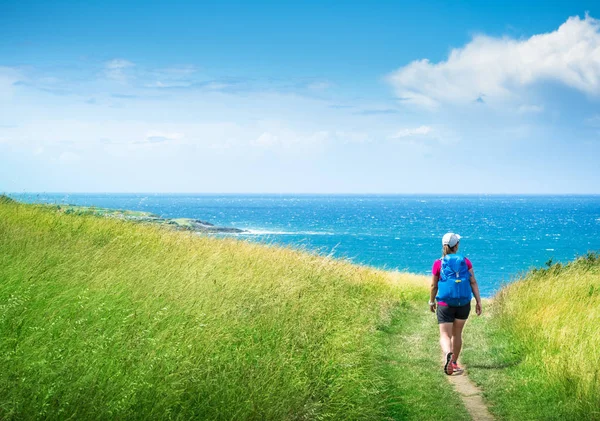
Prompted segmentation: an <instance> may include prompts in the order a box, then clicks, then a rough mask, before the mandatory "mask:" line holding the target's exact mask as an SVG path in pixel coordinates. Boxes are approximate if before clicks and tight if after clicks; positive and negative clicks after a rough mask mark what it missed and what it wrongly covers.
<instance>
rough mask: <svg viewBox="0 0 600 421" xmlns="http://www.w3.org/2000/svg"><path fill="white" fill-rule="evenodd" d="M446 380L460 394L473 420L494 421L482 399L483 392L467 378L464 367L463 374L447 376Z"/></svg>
mask: <svg viewBox="0 0 600 421" xmlns="http://www.w3.org/2000/svg"><path fill="white" fill-rule="evenodd" d="M448 381H449V382H450V383H452V385H453V386H454V389H455V390H456V392H457V393H458V394H459V395H460V398H461V399H462V401H463V403H464V404H465V407H466V408H467V411H469V414H470V415H471V418H473V421H494V417H493V416H492V414H490V411H489V410H488V407H487V405H486V404H485V402H484V401H483V392H482V391H481V389H480V388H478V387H477V386H476V385H475V383H473V382H472V381H471V379H469V376H467V370H466V367H465V371H464V372H463V374H460V375H453V376H448Z"/></svg>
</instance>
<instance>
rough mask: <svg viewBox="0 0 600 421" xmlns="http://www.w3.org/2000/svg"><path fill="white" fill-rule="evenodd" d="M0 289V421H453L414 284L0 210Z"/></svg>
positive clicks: (237, 247) (42, 213) (187, 236)
mask: <svg viewBox="0 0 600 421" xmlns="http://www.w3.org/2000/svg"><path fill="white" fill-rule="evenodd" d="M0 279H1V282H0V367H1V369H0V418H1V419H31V418H46V419H89V418H92V419H166V418H171V419H191V418H194V419H217V420H218V419H236V420H243V419H272V420H282V419H297V420H300V419H365V420H371V419H384V418H385V419H388V418H386V417H396V418H397V414H401V415H402V417H403V418H414V419H433V418H436V417H439V415H440V414H446V415H447V414H450V415H451V416H453V417H454V418H455V419H465V417H466V415H465V414H466V413H465V411H464V408H463V407H462V405H461V404H460V403H459V401H458V399H457V398H456V397H455V396H454V395H453V394H452V393H451V392H450V391H449V390H448V389H443V388H441V389H442V390H440V391H437V392H436V393H435V394H431V396H430V395H429V394H427V395H425V396H419V395H418V394H415V393H412V394H411V393H409V392H410V390H411V387H410V384H412V382H414V383H418V384H419V386H418V387H421V388H423V387H427V388H431V387H435V386H436V385H438V384H439V382H440V381H442V380H443V378H442V377H443V375H442V374H441V371H440V370H439V368H438V366H437V361H436V359H437V357H438V355H437V354H438V351H437V346H436V344H435V342H433V345H432V346H431V347H427V346H423V345H422V346H421V348H422V349H423V353H422V354H420V355H411V354H410V352H409V351H410V350H409V349H407V348H405V347H402V346H400V347H399V346H398V344H396V343H391V341H392V338H393V337H394V336H393V335H395V334H398V332H400V331H402V329H403V326H409V324H407V323H406V322H407V318H409V317H410V318H412V319H413V322H412V323H413V324H414V320H417V319H418V318H423V317H430V316H429V315H428V314H427V310H426V308H424V307H423V305H422V302H423V301H424V300H426V297H427V293H426V289H425V287H424V279H423V278H420V277H416V276H412V275H396V276H394V277H392V276H390V274H388V273H385V272H380V271H375V270H371V269H367V268H363V267H359V266H355V265H351V264H348V263H345V262H340V261H336V260H332V259H329V258H323V257H319V256H315V255H310V254H307V253H299V252H296V251H292V250H288V249H283V248H274V247H266V246H261V245H256V244H250V243H244V242H240V241H235V240H229V239H215V238H208V237H204V236H199V235H197V234H192V233H186V232H175V231H171V230H167V229H164V228H161V227H156V226H150V225H140V224H134V223H131V222H127V221H121V220H117V219H111V218H101V217H97V216H92V215H74V214H66V213H60V212H57V211H56V210H52V209H50V208H48V207H41V206H33V205H24V204H19V203H16V202H14V201H11V200H8V199H2V198H0ZM415 300H418V302H419V303H420V304H421V305H420V306H419V307H418V308H419V310H416V309H417V307H416V306H415V305H414V302H415ZM419 320H421V319H419ZM430 328H431V331H430V332H429V335H430V336H431V335H433V336H432V338H433V340H434V341H435V329H436V328H437V327H436V325H435V322H434V321H433V319H432V321H431V327H430ZM410 348H413V346H412V345H411V346H410ZM397 367H406V368H408V369H410V368H411V367H419V370H420V371H418V372H417V371H415V372H412V373H411V372H409V373H407V374H405V375H403V373H402V372H397V371H395V370H396V369H397ZM440 396H441V397H442V399H443V403H441V404H440V403H439V399H440Z"/></svg>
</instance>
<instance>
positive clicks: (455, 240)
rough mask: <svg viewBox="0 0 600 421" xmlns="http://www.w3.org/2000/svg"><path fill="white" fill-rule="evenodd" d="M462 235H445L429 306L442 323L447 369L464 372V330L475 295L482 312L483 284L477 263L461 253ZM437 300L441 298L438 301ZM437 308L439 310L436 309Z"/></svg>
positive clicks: (435, 269) (479, 310)
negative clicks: (475, 270)
mask: <svg viewBox="0 0 600 421" xmlns="http://www.w3.org/2000/svg"><path fill="white" fill-rule="evenodd" d="M459 242H460V235H458V234H454V233H452V232H449V233H447V234H445V235H444V237H443V238H442V258H441V259H438V260H436V261H435V263H434V264H433V268H432V273H433V278H432V282H431V294H430V296H429V309H430V310H431V312H432V313H433V312H435V313H436V314H437V319H438V324H439V326H440V345H441V347H442V352H443V353H444V357H445V362H444V372H445V373H446V374H448V375H451V374H452V373H456V374H461V373H462V372H463V369H462V368H460V367H459V366H458V364H457V361H458V357H459V355H460V350H461V348H462V331H463V328H464V327H465V323H466V322H467V319H468V317H469V313H470V312H471V299H472V297H473V295H474V296H475V301H476V303H477V304H476V306H475V312H476V313H477V315H478V316H479V315H481V297H480V296H479V286H478V285H477V281H476V280H475V274H474V273H473V265H472V264H471V262H470V261H469V259H467V258H466V257H464V256H461V255H460V254H458V253H457V252H458V246H459ZM434 299H435V300H436V301H437V304H436V301H434ZM436 308H437V312H436Z"/></svg>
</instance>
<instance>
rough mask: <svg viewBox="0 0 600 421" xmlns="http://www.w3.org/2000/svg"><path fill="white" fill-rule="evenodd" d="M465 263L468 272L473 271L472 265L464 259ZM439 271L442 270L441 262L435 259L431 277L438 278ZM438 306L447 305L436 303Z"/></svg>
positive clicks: (441, 302) (440, 302)
mask: <svg viewBox="0 0 600 421" xmlns="http://www.w3.org/2000/svg"><path fill="white" fill-rule="evenodd" d="M465 263H466V264H467V268H468V269H469V270H471V269H473V264H472V263H471V261H470V260H469V259H467V258H466V257H465ZM441 270H442V261H441V260H440V259H437V260H436V261H435V262H433V267H432V268H431V273H432V274H433V276H438V277H439V276H440V271H441ZM438 304H439V305H441V306H447V305H448V304H446V303H445V302H443V301H438Z"/></svg>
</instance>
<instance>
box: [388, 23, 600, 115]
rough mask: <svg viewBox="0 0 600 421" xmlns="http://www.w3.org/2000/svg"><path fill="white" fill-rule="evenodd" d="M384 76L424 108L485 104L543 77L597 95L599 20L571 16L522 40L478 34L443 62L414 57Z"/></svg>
mask: <svg viewBox="0 0 600 421" xmlns="http://www.w3.org/2000/svg"><path fill="white" fill-rule="evenodd" d="M388 80H389V82H390V83H391V84H392V86H393V87H394V89H395V91H396V93H397V95H398V96H399V97H401V98H402V99H403V100H405V101H406V102H409V103H412V104H416V105H420V106H424V107H427V108H435V107H437V106H439V105H441V104H444V103H451V104H460V103H463V104H466V103H473V102H475V101H477V99H478V98H482V96H483V97H484V98H485V102H486V103H492V104H493V103H498V102H502V101H510V100H514V99H517V98H518V97H519V96H520V94H521V93H522V91H523V89H525V88H528V87H531V86H533V85H534V84H535V83H539V82H544V81H552V82H558V83H561V84H564V85H566V86H568V87H571V88H573V89H576V90H579V91H580V92H583V93H586V94H589V95H593V96H600V21H598V20H596V19H593V18H592V17H590V16H586V17H585V19H580V18H579V17H571V18H569V19H568V20H567V21H566V22H565V23H564V24H562V25H561V26H560V27H559V28H558V29H557V30H556V31H554V32H550V33H545V34H539V35H534V36H532V37H531V38H529V39H524V40H515V39H511V38H507V37H505V38H493V37H488V36H484V35H479V36H476V37H474V38H473V40H472V41H471V42H470V43H468V44H467V45H465V46H464V47H462V48H456V49H454V50H452V51H451V52H450V55H449V57H448V59H447V60H446V61H442V62H439V63H431V62H430V61H429V60H427V59H423V60H417V61H413V62H412V63H410V64H408V65H406V66H404V67H402V68H400V69H398V70H397V71H395V72H393V73H392V74H391V75H389V76H388Z"/></svg>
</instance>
